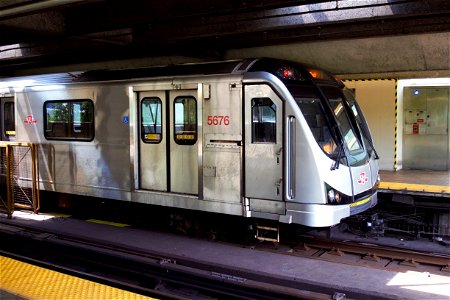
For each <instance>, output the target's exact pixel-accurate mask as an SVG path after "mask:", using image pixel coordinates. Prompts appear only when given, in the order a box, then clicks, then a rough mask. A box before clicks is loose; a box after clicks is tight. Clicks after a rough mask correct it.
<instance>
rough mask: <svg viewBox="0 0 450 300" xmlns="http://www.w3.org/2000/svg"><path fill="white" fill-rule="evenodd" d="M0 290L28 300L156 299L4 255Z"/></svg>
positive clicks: (0, 262) (1, 263)
mask: <svg viewBox="0 0 450 300" xmlns="http://www.w3.org/2000/svg"><path fill="white" fill-rule="evenodd" d="M0 293H2V294H3V295H5V294H6V293H8V294H10V295H16V296H18V297H21V298H24V299H28V300H61V299H71V300H86V299H98V300H101V299H105V300H106V299H108V300H109V299H117V300H118V299H121V300H140V299H155V298H150V297H147V296H144V295H140V294H135V293H132V292H129V291H124V290H120V289H118V288H114V287H110V286H107V285H104V284H100V283H96V282H93V281H90V280H86V279H82V278H78V277H75V276H70V275H67V274H64V273H60V272H57V271H52V270H48V269H45V268H41V267H37V266H34V265H31V264H28V263H24V262H21V261H18V260H15V259H11V258H8V257H4V256H0ZM5 296H6V297H8V295H7V294H6V295H5ZM4 299H5V298H4ZM6 299H8V298H6Z"/></svg>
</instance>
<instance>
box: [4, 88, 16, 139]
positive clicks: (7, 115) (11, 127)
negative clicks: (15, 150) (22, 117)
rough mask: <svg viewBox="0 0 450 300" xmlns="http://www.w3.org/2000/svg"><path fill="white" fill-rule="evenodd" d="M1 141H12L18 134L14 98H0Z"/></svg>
mask: <svg viewBox="0 0 450 300" xmlns="http://www.w3.org/2000/svg"><path fill="white" fill-rule="evenodd" d="M0 131H1V134H0V141H11V140H14V137H15V136H16V120H15V112H14V98H12V97H5V98H0Z"/></svg>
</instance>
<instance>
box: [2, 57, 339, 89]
mask: <svg viewBox="0 0 450 300" xmlns="http://www.w3.org/2000/svg"><path fill="white" fill-rule="evenodd" d="M283 66H289V67H292V68H295V69H296V70H298V72H299V77H300V78H302V80H303V79H306V78H308V77H309V76H310V75H309V73H310V72H309V70H311V68H310V67H308V66H305V65H301V64H298V63H294V62H291V61H287V60H280V59H273V58H257V59H254V58H253V59H243V60H232V61H222V62H207V63H196V64H180V65H167V66H157V67H148V68H137V69H121V70H93V71H86V72H67V73H55V74H42V75H32V76H21V77H12V78H1V79H0V92H1V89H2V88H13V87H17V86H21V87H27V86H37V85H51V84H75V83H88V82H110V81H124V80H142V79H146V78H156V77H159V78H167V77H178V76H194V75H223V74H243V73H246V72H254V71H266V72H269V73H272V74H274V75H277V74H276V72H277V70H279V69H280V68H283ZM320 71H321V72H323V74H327V76H329V78H328V79H334V77H333V76H331V75H330V74H329V73H327V72H325V71H323V70H320ZM277 76H278V75H277ZM279 77H280V76H279ZM282 79H283V78H282Z"/></svg>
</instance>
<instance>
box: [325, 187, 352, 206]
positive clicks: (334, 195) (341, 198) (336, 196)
mask: <svg viewBox="0 0 450 300" xmlns="http://www.w3.org/2000/svg"><path fill="white" fill-rule="evenodd" d="M325 191H326V193H327V194H326V195H327V201H328V204H333V205H339V204H348V203H351V202H352V196H347V195H345V194H344V193H342V192H339V191H338V190H336V189H334V188H332V187H331V186H329V185H328V184H326V183H325Z"/></svg>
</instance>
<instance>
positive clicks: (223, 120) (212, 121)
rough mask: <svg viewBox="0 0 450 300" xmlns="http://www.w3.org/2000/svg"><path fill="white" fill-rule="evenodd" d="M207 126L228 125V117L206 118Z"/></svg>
mask: <svg viewBox="0 0 450 300" xmlns="http://www.w3.org/2000/svg"><path fill="white" fill-rule="evenodd" d="M208 125H214V126H217V125H230V117H229V116H208Z"/></svg>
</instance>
